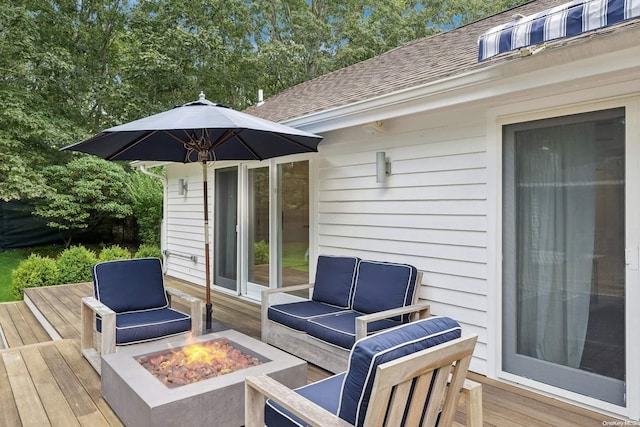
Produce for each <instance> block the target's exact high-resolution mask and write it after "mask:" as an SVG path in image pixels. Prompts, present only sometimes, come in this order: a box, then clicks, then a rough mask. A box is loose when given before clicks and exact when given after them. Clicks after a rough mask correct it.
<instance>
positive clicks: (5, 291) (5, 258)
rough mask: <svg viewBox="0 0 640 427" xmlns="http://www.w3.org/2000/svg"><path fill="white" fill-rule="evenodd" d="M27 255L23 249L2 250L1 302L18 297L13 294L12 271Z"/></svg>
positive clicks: (0, 261) (0, 258) (0, 272)
mask: <svg viewBox="0 0 640 427" xmlns="http://www.w3.org/2000/svg"><path fill="white" fill-rule="evenodd" d="M26 257H27V255H25V252H24V251H22V250H9V251H5V252H0V302H5V301H15V300H16V299H17V298H16V297H15V296H14V295H13V286H12V284H13V280H12V279H11V272H12V271H13V269H14V268H16V267H17V266H18V264H19V263H20V261H21V260H22V259H23V258H26Z"/></svg>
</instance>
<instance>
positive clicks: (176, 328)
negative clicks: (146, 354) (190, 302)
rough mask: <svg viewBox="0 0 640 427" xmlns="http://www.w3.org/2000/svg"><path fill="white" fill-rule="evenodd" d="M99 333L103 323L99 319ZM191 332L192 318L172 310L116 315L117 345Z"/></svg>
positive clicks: (153, 310)
mask: <svg viewBox="0 0 640 427" xmlns="http://www.w3.org/2000/svg"><path fill="white" fill-rule="evenodd" d="M96 326H97V329H98V332H101V331H102V322H101V321H100V319H98V322H97V325H96ZM190 330H191V317H190V316H189V315H186V314H184V313H180V312H179V311H176V310H173V309H170V308H159V309H150V310H144V311H136V312H129V313H122V314H116V344H117V345H121V344H133V343H136V342H141V341H148V340H152V339H156V338H164V337H167V336H170V335H175V334H181V333H183V332H189V331H190Z"/></svg>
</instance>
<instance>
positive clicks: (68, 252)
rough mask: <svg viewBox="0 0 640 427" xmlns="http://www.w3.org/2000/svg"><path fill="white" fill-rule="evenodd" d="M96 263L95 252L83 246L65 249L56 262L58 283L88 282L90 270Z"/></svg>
mask: <svg viewBox="0 0 640 427" xmlns="http://www.w3.org/2000/svg"><path fill="white" fill-rule="evenodd" d="M97 261H98V260H97V258H96V254H95V252H93V251H91V250H89V249H87V248H85V247H84V246H74V247H71V248H68V249H65V250H64V251H62V253H61V254H60V256H59V257H58V259H57V260H56V264H57V265H58V272H59V278H58V280H59V283H81V282H90V281H91V269H92V268H93V266H94V264H95V263H96V262H97Z"/></svg>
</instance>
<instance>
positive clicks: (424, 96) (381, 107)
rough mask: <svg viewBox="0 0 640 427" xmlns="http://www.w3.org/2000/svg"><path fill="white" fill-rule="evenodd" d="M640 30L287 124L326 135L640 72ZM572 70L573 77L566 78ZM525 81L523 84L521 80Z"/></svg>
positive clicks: (563, 46) (508, 60)
mask: <svg viewBox="0 0 640 427" xmlns="http://www.w3.org/2000/svg"><path fill="white" fill-rule="evenodd" d="M639 39H640V25H630V26H629V27H628V28H624V30H623V31H615V32H613V33H608V34H604V35H602V34H601V35H599V34H593V35H591V36H586V37H582V38H581V39H579V40H576V41H573V42H570V43H568V44H567V43H566V42H561V43H553V44H551V45H549V47H548V48H547V49H545V50H542V51H540V52H539V53H537V54H535V55H532V56H528V57H519V56H517V54H516V55H513V54H512V55H507V56H506V57H504V58H498V59H497V60H494V61H492V63H491V64H488V65H484V66H481V67H480V68H478V69H476V70H473V71H470V72H466V73H463V74H457V75H454V76H449V77H445V78H441V79H438V80H435V81H432V82H427V83H425V84H422V85H419V86H415V87H411V88H407V89H403V90H399V91H396V92H392V93H388V94H384V95H381V96H377V97H372V98H369V99H366V100H363V101H358V102H354V103H351V104H347V105H343V106H340V107H336V108H331V109H327V110H324V111H320V112H317V113H312V114H308V115H304V116H300V117H296V118H293V119H290V120H285V121H283V124H286V125H288V126H292V127H295V128H298V129H303V130H306V131H308V132H313V133H323V132H328V131H333V130H338V129H344V128H348V127H352V126H358V125H362V124H365V123H369V122H372V121H376V120H388V119H391V118H394V117H400V116H404V115H407V114H413V113H419V112H425V111H430V110H435V109H440V108H447V107H452V106H455V105H459V104H462V103H468V102H472V101H478V100H482V99H487V98H491V97H495V96H498V95H504V94H508V93H509V92H514V91H521V90H525V89H532V88H534V87H536V86H540V85H549V84H554V83H561V82H562V81H566V80H567V75H570V78H571V79H572V80H574V79H579V78H584V77H590V76H597V75H600V74H605V73H608V72H613V71H619V70H623V69H631V68H637V67H640V47H639V46H638V45H637V43H636V40H639ZM567 67H570V68H571V73H562V72H561V71H562V70H563V69H566V68H567ZM525 75H526V76H527V78H523V76H525Z"/></svg>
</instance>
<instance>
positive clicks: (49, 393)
mask: <svg viewBox="0 0 640 427" xmlns="http://www.w3.org/2000/svg"><path fill="white" fill-rule="evenodd" d="M167 285H168V286H173V287H175V288H178V289H180V290H183V291H186V292H189V293H190V294H192V295H195V296H197V297H200V298H202V299H204V289H203V288H202V287H198V286H193V285H191V284H188V283H185V282H181V281H178V280H174V279H170V278H169V279H167ZM90 294H91V286H90V285H89V284H78V285H63V286H54V287H47V288H31V289H27V290H26V292H25V301H26V302H27V304H31V305H32V306H33V307H35V308H37V310H38V311H39V313H41V315H39V316H34V315H33V314H32V313H31V312H30V311H29V310H28V307H27V304H25V302H22V301H21V302H16V303H4V304H0V327H1V328H2V331H3V332H4V335H5V337H6V341H7V344H8V346H9V348H8V349H5V350H0V425H2V426H47V425H52V426H74V425H82V426H103V425H104V426H107V425H110V426H121V425H122V424H121V422H120V421H119V420H118V418H117V417H116V416H115V414H114V413H113V412H112V411H111V409H110V408H109V406H108V405H107V404H106V402H105V401H104V400H103V399H102V397H101V396H100V378H99V376H98V375H97V374H96V373H95V371H94V370H93V368H92V367H91V366H90V365H89V363H88V362H87V361H86V360H85V359H84V358H82V357H81V355H80V350H79V337H80V297H82V296H87V295H90ZM212 300H213V304H214V310H213V313H214V320H215V322H221V323H222V324H224V325H226V326H227V327H229V328H232V329H236V330H238V331H240V332H242V333H245V334H247V335H250V336H253V337H256V338H259V336H260V308H259V306H258V305H257V304H254V303H251V302H247V301H244V300H242V299H240V298H236V297H231V296H229V295H226V294H222V293H219V292H213V294H212ZM45 320H46V323H48V325H47V327H43V326H41V324H40V321H45ZM216 325H217V326H219V324H218V323H216ZM54 338H55V340H54ZM328 375H329V373H328V372H326V371H324V370H322V369H319V368H317V367H315V366H312V365H310V366H309V375H308V381H309V382H313V381H317V380H319V379H322V378H325V377H327V376H328ZM470 377H471V378H472V379H474V380H476V381H480V382H482V383H483V411H484V413H483V415H484V425H485V426H527V427H529V426H549V425H552V426H567V427H568V426H576V425H580V426H602V424H603V421H611V420H613V419H612V418H611V417H608V416H605V415H602V414H598V413H594V412H591V411H588V410H585V409H582V408H578V407H575V406H571V405H568V404H565V403H561V402H558V401H557V400H554V399H550V398H545V397H541V396H539V395H537V394H534V393H531V392H528V391H525V390H522V389H519V388H516V387H513V386H510V385H506V384H502V383H500V382H497V381H494V380H489V379H487V378H485V377H483V376H480V375H476V374H470ZM460 408H461V409H462V407H460ZM456 420H457V421H458V422H463V420H464V414H463V413H462V412H461V411H459V412H458V414H457V416H456Z"/></svg>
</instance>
